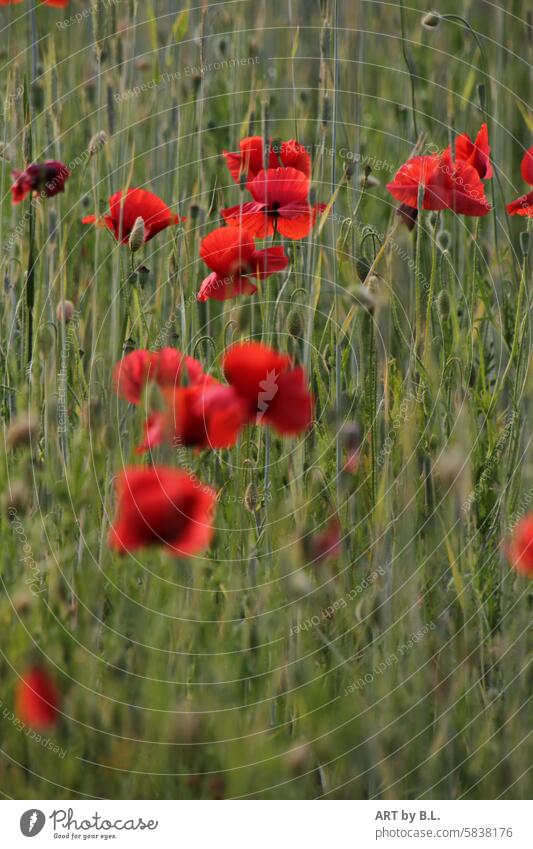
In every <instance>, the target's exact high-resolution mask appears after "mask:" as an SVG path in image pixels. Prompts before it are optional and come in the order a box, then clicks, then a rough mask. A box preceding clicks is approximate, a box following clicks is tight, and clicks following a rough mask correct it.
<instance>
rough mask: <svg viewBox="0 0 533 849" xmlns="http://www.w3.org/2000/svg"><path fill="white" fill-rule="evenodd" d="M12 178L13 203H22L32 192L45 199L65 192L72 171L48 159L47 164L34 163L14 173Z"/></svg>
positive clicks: (54, 160) (60, 163)
mask: <svg viewBox="0 0 533 849" xmlns="http://www.w3.org/2000/svg"><path fill="white" fill-rule="evenodd" d="M12 176H13V180H14V183H13V185H12V186H11V194H12V197H13V203H20V202H21V201H22V200H24V198H25V197H26V196H27V195H28V194H29V193H30V192H34V193H35V194H36V195H41V196H42V197H45V198H51V197H54V195H57V194H59V192H64V191H65V183H66V181H67V180H68V178H69V177H70V171H69V169H68V168H67V166H66V165H64V164H63V163H62V162H58V161H57V160H56V159H48V160H47V161H46V162H34V163H33V164H32V165H28V167H27V168H26V169H25V170H24V171H13V172H12Z"/></svg>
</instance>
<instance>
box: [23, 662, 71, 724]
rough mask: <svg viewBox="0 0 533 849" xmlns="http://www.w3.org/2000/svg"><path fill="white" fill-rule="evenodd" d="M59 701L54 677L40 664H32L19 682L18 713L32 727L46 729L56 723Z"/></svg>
mask: <svg viewBox="0 0 533 849" xmlns="http://www.w3.org/2000/svg"><path fill="white" fill-rule="evenodd" d="M59 701H60V699H59V691H58V689H57V686H56V684H55V682H54V679H53V678H52V677H51V676H50V675H49V674H48V672H46V670H45V669H43V668H42V667H40V666H37V665H34V666H31V667H30V668H29V669H28V670H27V671H26V672H25V673H24V675H23V676H22V678H21V679H20V680H19V682H18V684H17V687H16V692H15V705H16V713H17V716H18V717H19V719H21V720H22V721H23V722H25V723H26V725H28V726H29V727H30V728H36V729H44V728H50V727H52V726H53V725H55V724H56V722H57V719H58V716H59Z"/></svg>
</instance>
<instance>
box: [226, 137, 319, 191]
mask: <svg viewBox="0 0 533 849" xmlns="http://www.w3.org/2000/svg"><path fill="white" fill-rule="evenodd" d="M239 148H240V150H239V153H229V152H228V151H227V150H225V151H224V156H225V157H226V164H227V166H228V169H229V171H230V174H231V176H232V177H233V179H234V180H235V182H236V183H238V182H239V181H240V177H241V174H243V173H244V174H245V175H246V181H247V182H249V181H250V180H253V179H254V178H255V177H257V175H258V174H259V172H260V171H262V170H263V168H264V167H265V157H264V147H263V138H262V136H248V138H245V139H242V140H241V141H240V142H239ZM278 165H281V166H285V167H287V166H289V167H291V168H296V169H297V170H298V171H302V172H303V173H304V174H305V175H306V176H307V177H309V176H310V174H311V157H310V156H309V154H308V153H307V151H306V149H305V148H304V147H303V145H301V144H299V143H298V142H297V141H296V140H295V139H290V141H286V142H274V141H273V140H272V139H269V153H268V167H269V168H277V167H278Z"/></svg>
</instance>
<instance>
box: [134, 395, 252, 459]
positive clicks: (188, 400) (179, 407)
mask: <svg viewBox="0 0 533 849" xmlns="http://www.w3.org/2000/svg"><path fill="white" fill-rule="evenodd" d="M163 394H164V396H165V400H166V410H165V412H156V413H152V414H151V415H150V416H149V418H148V422H147V427H146V434H145V440H144V442H143V444H142V445H141V446H140V447H139V448H138V449H137V450H138V452H139V453H142V452H143V451H147V450H148V449H152V448H153V447H154V446H155V445H158V444H159V443H161V442H170V443H171V445H173V446H174V447H175V448H181V447H193V448H198V449H201V448H211V449H216V448H229V447H230V446H232V445H235V443H236V441H237V439H238V437H239V433H240V431H241V430H242V428H243V427H244V425H245V424H246V423H247V421H248V407H247V404H246V402H245V401H244V400H243V399H242V398H241V397H240V396H239V394H238V393H237V392H236V390H235V389H234V388H233V387H231V386H224V385H223V384H222V383H219V382H218V381H216V380H213V379H211V380H210V381H209V382H208V383H203V384H197V385H196V386H185V387H181V388H179V389H175V390H164V391H163Z"/></svg>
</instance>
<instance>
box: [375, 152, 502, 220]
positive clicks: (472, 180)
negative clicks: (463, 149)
mask: <svg viewBox="0 0 533 849" xmlns="http://www.w3.org/2000/svg"><path fill="white" fill-rule="evenodd" d="M420 186H422V187H423V189H424V191H423V201H422V208H423V209H432V210H439V209H451V210H453V211H454V212H456V213H458V214H459V215H472V216H476V217H477V216H482V215H487V214H488V213H489V212H490V207H489V204H488V201H487V199H486V197H485V187H484V185H483V183H482V182H481V177H480V176H479V173H478V172H477V171H476V169H475V168H474V166H473V165H469V164H468V163H467V162H464V161H463V160H457V161H456V162H453V160H452V156H451V151H450V148H446V150H445V151H444V152H443V153H441V154H432V155H431V156H415V157H414V158H413V159H409V160H408V161H407V162H405V163H404V164H403V165H402V167H401V168H400V169H399V171H398V172H397V173H396V176H395V177H394V180H393V181H392V182H391V183H388V184H387V189H388V190H389V192H390V193H391V195H392V196H393V197H395V198H396V199H397V200H399V201H400V202H401V203H402V204H407V206H412V207H415V208H418V192H419V187H420Z"/></svg>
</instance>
